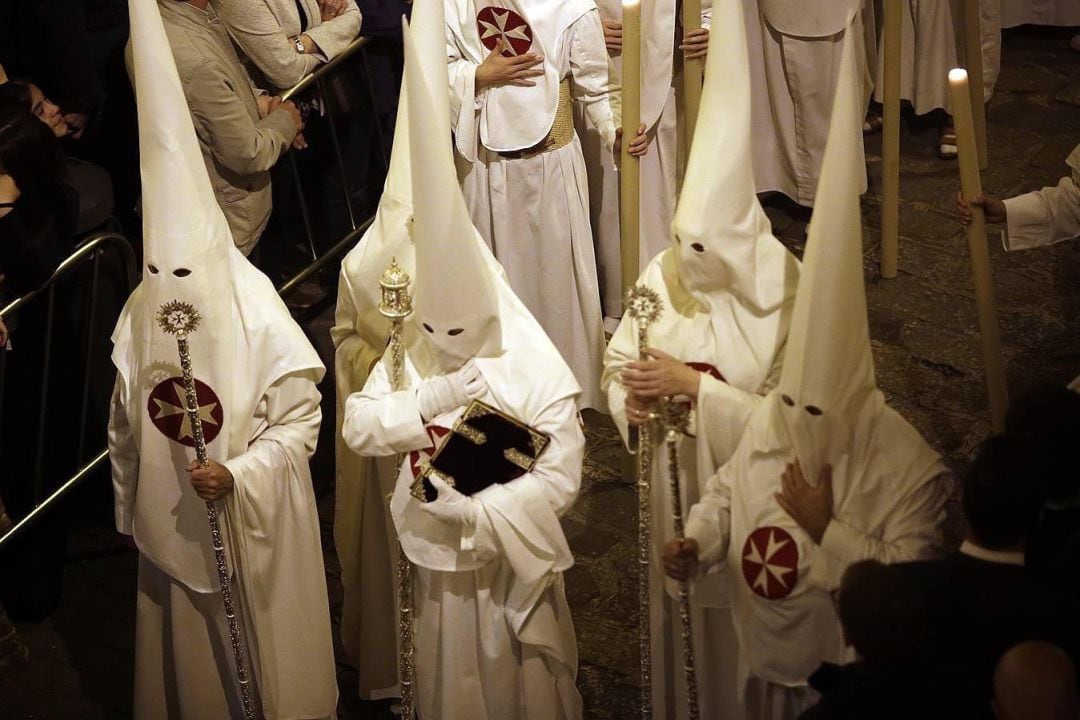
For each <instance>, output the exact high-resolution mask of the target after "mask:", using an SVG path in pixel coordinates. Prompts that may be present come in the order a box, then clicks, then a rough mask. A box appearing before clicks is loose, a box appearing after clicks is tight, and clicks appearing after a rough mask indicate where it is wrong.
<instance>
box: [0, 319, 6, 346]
mask: <svg viewBox="0 0 1080 720" xmlns="http://www.w3.org/2000/svg"><path fill="white" fill-rule="evenodd" d="M7 341H8V329H7V325H5V324H4V318H0V350H2V349H3V348H4V347H6V346H7Z"/></svg>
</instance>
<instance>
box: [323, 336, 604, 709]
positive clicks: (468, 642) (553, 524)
mask: <svg viewBox="0 0 1080 720" xmlns="http://www.w3.org/2000/svg"><path fill="white" fill-rule="evenodd" d="M475 362H476V364H477V366H478V367H479V368H480V371H481V373H482V374H483V375H484V378H485V379H486V380H487V382H488V387H489V393H488V394H487V395H486V396H485V397H484V398H482V399H483V400H484V401H485V402H488V403H489V404H493V405H494V406H496V407H498V408H499V409H501V410H503V411H504V412H507V413H509V414H510V415H512V416H514V417H516V418H517V419H519V420H521V421H522V422H525V423H527V424H528V425H530V426H532V427H534V428H536V429H538V430H540V431H541V432H544V433H547V434H548V435H549V436H550V437H551V442H550V444H549V446H548V447H547V449H546V450H545V451H544V453H543V454H542V455H541V456H540V459H539V461H538V462H537V464H536V466H535V467H534V468H533V470H532V471H531V472H529V473H526V474H525V475H523V476H521V477H519V478H517V479H516V480H513V481H511V482H510V483H507V484H505V485H498V484H496V485H492V486H490V487H488V488H487V489H485V490H483V491H482V492H480V493H477V494H476V495H474V496H473V497H474V499H476V500H477V501H479V503H480V512H479V514H478V518H477V526H476V528H475V530H473V531H471V532H470V531H467V530H466V531H463V530H462V529H461V528H460V527H458V526H455V525H452V524H449V523H444V522H441V521H439V520H436V519H434V518H433V517H431V516H430V515H428V514H427V513H425V512H423V511H422V510H421V509H420V507H419V506H420V503H419V502H418V501H417V500H415V499H414V498H413V497H412V496H411V495H410V494H409V489H410V488H411V486H412V484H413V481H414V470H413V468H414V467H417V466H418V465H419V463H420V462H421V460H422V458H423V457H424V456H427V455H429V454H430V453H431V452H433V449H434V448H433V444H434V442H435V441H436V439H437V438H440V437H441V436H442V435H443V434H444V433H445V431H446V430H447V429H449V428H450V427H452V425H453V423H454V420H455V419H456V418H457V417H458V416H459V415H460V414H461V412H462V411H463V410H464V408H460V407H459V408H456V409H454V410H452V411H450V412H447V413H444V414H443V415H441V416H438V417H436V418H434V419H432V420H431V421H430V422H429V423H428V424H427V426H425V424H424V422H423V420H422V418H421V415H420V410H419V402H418V400H417V393H416V390H415V389H411V390H404V391H398V392H391V389H390V383H389V379H388V375H387V369H386V365H385V359H384V361H382V362H380V363H379V364H378V365H377V366H376V367H375V370H374V371H373V373H372V376H371V378H370V379H369V381H368V383H367V385H366V386H365V388H364V391H363V392H361V393H357V394H355V395H353V396H351V397H350V398H349V400H348V401H347V404H346V416H345V424H344V427H343V435H344V437H345V440H346V442H347V443H348V444H349V446H350V447H351V448H353V449H354V450H356V451H357V452H360V453H363V454H366V455H384V456H385V455H392V454H394V453H399V452H401V453H409V454H410V456H407V457H406V458H405V460H404V461H403V463H402V465H401V470H400V474H399V476H398V481H397V486H396V488H395V491H394V499H393V503H392V510H393V518H394V522H395V525H396V527H397V530H398V534H399V537H400V538H401V543H402V547H403V549H404V550H405V552H406V554H407V555H408V556H409V559H410V560H411V561H412V562H413V563H414V565H415V566H416V571H415V572H416V575H415V577H416V583H415V586H414V599H415V604H416V628H415V630H416V651H417V652H416V673H417V688H416V693H417V699H418V704H419V708H420V715H421V717H423V718H425V720H430V719H435V718H437V719H438V720H459V719H460V720H494V719H496V718H498V719H499V720H503V719H509V718H528V719H530V720H531V719H535V720H549V719H550V718H557V719H560V720H561V719H563V718H566V719H568V720H572V719H574V718H580V716H581V698H580V695H579V694H578V691H577V688H576V687H575V676H576V674H577V645H576V641H575V638H574V632H573V625H572V622H571V620H570V613H569V608H568V606H567V604H566V597H565V592H564V590H563V585H562V573H563V572H564V571H565V570H566V569H568V568H569V567H570V566H571V565H572V564H573V557H572V555H571V554H570V549H569V547H568V546H567V544H566V539H565V537H564V536H563V533H562V528H561V527H560V525H559V520H558V518H559V516H560V515H562V514H563V513H565V512H566V510H568V509H569V507H570V505H571V504H572V503H573V501H574V499H575V497H576V496H577V492H578V489H579V487H580V481H581V462H582V458H583V455H584V447H585V439H584V435H583V433H582V431H581V427H580V424H579V421H578V416H577V412H576V406H575V397H574V395H573V394H572V393H571V394H565V393H559V394H557V395H555V396H553V395H552V394H551V393H550V392H545V389H546V390H550V389H552V388H553V387H558V386H560V385H559V383H558V381H557V379H556V378H553V377H552V373H544V372H539V373H537V374H535V375H534V376H533V377H531V378H529V379H526V378H523V377H520V376H515V373H514V367H513V361H512V355H511V354H508V355H504V356H503V357H500V358H477V359H476V360H475ZM556 374H557V373H556ZM406 375H407V378H408V384H409V386H410V387H412V388H415V387H416V385H417V383H418V382H419V381H420V377H419V375H418V374H417V373H416V371H415V369H414V368H413V366H412V363H411V361H410V360H409V359H408V357H407V358H406ZM545 375H547V377H545ZM529 380H531V382H529Z"/></svg>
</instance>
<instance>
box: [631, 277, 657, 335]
mask: <svg viewBox="0 0 1080 720" xmlns="http://www.w3.org/2000/svg"><path fill="white" fill-rule="evenodd" d="M661 310H662V306H661V301H660V295H659V293H657V292H656V291H655V290H653V289H652V288H650V287H646V286H644V285H635V286H634V287H632V288H630V290H629V291H628V292H627V293H626V312H628V313H629V314H630V317H632V318H634V320H636V321H637V323H638V325H644V326H646V327H647V326H649V325H652V324H653V323H654V322H656V321H657V320H658V319H659V318H660V313H661Z"/></svg>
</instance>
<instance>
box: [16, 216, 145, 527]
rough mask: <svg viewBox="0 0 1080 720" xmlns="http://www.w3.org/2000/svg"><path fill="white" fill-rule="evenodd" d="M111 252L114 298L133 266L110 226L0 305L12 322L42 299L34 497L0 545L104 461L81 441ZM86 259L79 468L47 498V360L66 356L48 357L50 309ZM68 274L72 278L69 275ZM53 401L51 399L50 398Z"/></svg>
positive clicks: (130, 281) (130, 280) (131, 281)
mask: <svg viewBox="0 0 1080 720" xmlns="http://www.w3.org/2000/svg"><path fill="white" fill-rule="evenodd" d="M110 254H114V255H115V256H117V257H118V258H119V260H120V262H121V266H120V270H121V277H120V278H118V279H119V280H121V281H122V282H123V283H125V284H126V287H123V288H120V290H119V292H120V295H118V297H119V298H124V297H126V296H127V294H128V293H129V292H130V291H131V289H132V288H133V287H134V286H135V278H136V269H135V253H134V251H133V250H132V249H131V245H130V244H128V242H127V240H126V239H124V237H123V236H122V235H119V234H117V233H113V232H104V233H97V234H94V235H91V236H90V237H88V238H87V239H86V240H85V241H84V242H83V243H82V244H80V245H79V247H78V248H76V250H75V252H73V253H72V254H71V255H69V256H68V257H67V259H65V260H64V261H63V262H62V263H60V265H59V267H57V268H56V271H55V272H53V274H52V276H51V277H50V278H49V279H48V280H47V281H46V282H45V283H44V284H43V285H42V286H41V287H39V288H38V289H37V290H34V291H32V292H29V293H27V294H26V295H23V296H21V297H19V298H16V299H15V300H12V301H11V302H9V303H8V304H7V305H5V306H4V307H3V308H0V317H2V318H3V319H4V321H5V322H6V323H12V322H13V321H18V320H19V319H20V311H22V312H23V315H24V316H25V309H26V308H27V307H29V306H31V305H32V304H33V303H38V302H44V303H45V304H46V305H45V327H44V330H43V333H42V337H43V341H42V351H41V352H42V367H41V384H40V387H39V388H38V389H37V393H38V401H37V403H38V405H37V406H38V418H37V424H36V428H35V431H34V443H33V448H32V449H33V470H32V478H33V497H34V500H35V505H34V508H33V509H32V510H31V511H30V512H29V513H27V514H26V515H25V516H24V517H22V518H20V519H19V521H18V523H17V524H16V525H15V526H14V527H12V528H11V529H10V530H8V531H7V532H6V533H5V534H4V535H3V536H2V537H0V547H3V546H4V545H5V544H6V543H7V542H9V541H10V540H11V538H12V537H14V536H15V535H16V534H17V533H18V532H19V531H21V530H23V529H24V528H25V527H26V526H27V525H29V524H30V523H32V522H33V521H34V520H35V518H37V517H38V516H40V515H41V514H42V513H44V512H45V511H46V510H48V509H49V508H50V507H52V506H53V505H54V504H55V503H56V502H57V501H58V500H59V499H60V498H61V497H63V496H64V495H66V494H67V493H68V492H69V491H70V490H71V489H72V488H74V487H75V486H76V485H78V484H79V483H80V482H81V481H82V480H83V479H84V478H86V477H87V476H89V475H90V474H92V473H93V472H94V471H95V470H96V469H97V468H98V467H100V466H101V465H103V464H104V462H105V459H106V458H107V457H108V455H109V453H108V450H107V449H101V450H97V451H96V452H94V453H93V456H92V457H88V453H87V449H86V443H87V438H86V435H87V428H88V413H89V410H90V385H91V380H92V378H91V369H92V367H93V362H94V359H95V358H94V355H93V351H94V338H93V335H92V333H93V328H94V327H95V325H96V323H97V320H98V312H99V308H98V306H99V302H100V297H101V294H102V283H101V273H102V267H103V262H102V261H103V259H104V258H105V257H106V256H108V255H110ZM87 265H89V266H90V269H91V273H92V274H91V276H90V287H89V301H88V302H87V303H86V307H85V321H86V325H85V328H86V335H85V339H84V347H83V349H82V350H83V357H82V360H83V367H82V383H81V386H80V402H79V405H78V408H77V409H78V416H79V427H78V437H77V441H76V443H77V444H76V453H75V457H76V461H77V462H78V463H80V464H81V465H80V467H79V470H78V471H77V472H76V473H75V474H74V476H73V477H71V478H69V479H68V480H66V481H65V482H63V483H62V484H61V485H60V486H59V487H57V488H56V489H55V490H54V491H52V492H51V493H50V494H49V496H48V497H47V498H43V497H42V496H43V495H44V494H45V482H46V478H45V470H44V464H45V453H46V452H48V451H49V447H48V446H49V440H50V438H49V437H48V432H47V431H48V428H47V424H46V418H47V417H48V409H49V403H50V400H51V395H50V393H51V390H52V388H51V387H50V380H51V376H50V371H51V370H52V367H53V363H55V362H58V361H59V362H70V361H71V358H67V357H61V358H56V357H54V345H55V344H56V336H55V335H56V327H55V325H56V313H57V297H56V294H57V289H58V288H60V287H61V285H62V284H63V283H65V282H73V281H77V280H78V278H77V277H76V276H75V275H74V274H75V271H76V270H79V269H82V268H84V267H86V266H87ZM72 278H74V280H73V279H72ZM23 339H24V340H25V341H26V342H32V341H31V340H30V339H29V338H26V337H25V336H23ZM19 343H20V338H18V337H16V338H14V340H13V346H14V347H13V351H14V352H19V351H20V350H19ZM7 354H8V353H7V351H4V350H0V432H3V427H4V422H5V419H4V417H3V411H4V394H5V390H6V387H5V386H6V379H7V363H8V358H7ZM53 402H57V401H55V400H53ZM20 421H22V419H21V418H17V419H16V420H15V422H20ZM53 440H59V441H61V442H67V441H68V440H69V438H53ZM4 466H5V467H4V472H7V471H9V470H10V467H9V466H8V465H7V462H4Z"/></svg>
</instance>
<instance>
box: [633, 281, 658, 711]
mask: <svg viewBox="0 0 1080 720" xmlns="http://www.w3.org/2000/svg"><path fill="white" fill-rule="evenodd" d="M624 307H625V308H626V313H627V314H628V315H629V316H630V317H631V318H633V319H634V322H635V323H636V325H637V342H638V356H639V357H641V358H643V359H644V356H645V350H646V348H648V347H649V326H650V325H652V324H653V323H654V322H656V320H657V318H659V317H660V312H661V305H660V296H659V295H658V294H657V293H656V292H655V291H654V290H652V289H650V288H648V287H645V286H643V285H636V286H634V287H633V288H631V289H630V292H628V293H627V294H626V301H625V303H624ZM654 442H655V440H654V435H653V418H652V417H650V418H649V420H648V421H647V422H646V423H645V424H643V425H641V426H640V427H639V428H638V447H637V493H638V652H639V653H640V656H641V717H642V720H650V719H651V718H652V635H651V632H650V627H649V621H650V616H651V612H650V610H651V603H650V600H649V574H650V568H649V565H650V560H651V558H652V506H651V497H650V496H651V493H652V451H653V444H654Z"/></svg>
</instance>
